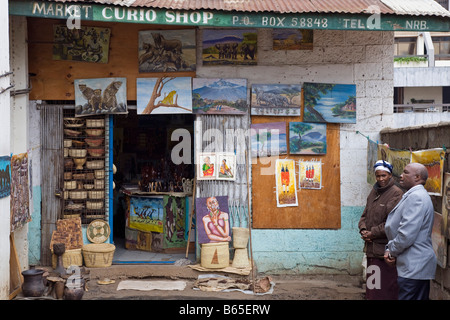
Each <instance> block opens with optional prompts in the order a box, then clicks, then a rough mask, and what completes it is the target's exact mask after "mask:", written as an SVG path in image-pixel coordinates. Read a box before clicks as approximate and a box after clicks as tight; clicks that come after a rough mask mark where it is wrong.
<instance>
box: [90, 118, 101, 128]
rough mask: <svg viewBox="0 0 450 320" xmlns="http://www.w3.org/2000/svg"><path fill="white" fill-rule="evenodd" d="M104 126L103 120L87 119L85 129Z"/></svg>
mask: <svg viewBox="0 0 450 320" xmlns="http://www.w3.org/2000/svg"><path fill="white" fill-rule="evenodd" d="M104 126H105V119H87V120H86V127H88V128H93V127H104Z"/></svg>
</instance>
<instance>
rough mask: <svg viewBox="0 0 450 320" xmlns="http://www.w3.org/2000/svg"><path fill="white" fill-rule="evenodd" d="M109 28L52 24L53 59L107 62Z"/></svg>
mask: <svg viewBox="0 0 450 320" xmlns="http://www.w3.org/2000/svg"><path fill="white" fill-rule="evenodd" d="M110 36H111V29H110V28H99V27H88V26H83V27H80V28H73V29H69V28H67V26H66V25H54V26H53V60H72V61H82V62H96V63H108V54H109V39H110Z"/></svg>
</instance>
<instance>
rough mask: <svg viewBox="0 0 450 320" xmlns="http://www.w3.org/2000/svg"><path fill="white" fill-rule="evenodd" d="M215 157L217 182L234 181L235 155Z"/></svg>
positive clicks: (220, 153) (220, 154)
mask: <svg viewBox="0 0 450 320" xmlns="http://www.w3.org/2000/svg"><path fill="white" fill-rule="evenodd" d="M216 155H217V157H216V161H217V162H216V168H217V170H216V174H217V180H236V155H235V154H234V153H231V152H223V153H222V152H218V153H217V154H216Z"/></svg>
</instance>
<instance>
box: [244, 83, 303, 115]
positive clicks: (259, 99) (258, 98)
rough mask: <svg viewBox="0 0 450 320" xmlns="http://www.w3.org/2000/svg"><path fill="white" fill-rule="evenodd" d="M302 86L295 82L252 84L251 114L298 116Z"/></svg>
mask: <svg viewBox="0 0 450 320" xmlns="http://www.w3.org/2000/svg"><path fill="white" fill-rule="evenodd" d="M301 94H302V86H301V85H295V84H254V85H252V96H251V106H252V108H251V114H252V115H262V116H300V114H301V109H300V106H301Z"/></svg>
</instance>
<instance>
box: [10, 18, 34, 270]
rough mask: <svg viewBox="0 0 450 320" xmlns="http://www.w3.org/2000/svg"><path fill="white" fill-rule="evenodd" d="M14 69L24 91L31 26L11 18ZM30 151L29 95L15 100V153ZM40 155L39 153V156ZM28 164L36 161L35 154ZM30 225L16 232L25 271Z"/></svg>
mask: <svg viewBox="0 0 450 320" xmlns="http://www.w3.org/2000/svg"><path fill="white" fill-rule="evenodd" d="M10 25H11V35H10V39H11V42H10V43H11V70H12V71H13V72H14V73H13V76H12V79H11V81H12V83H13V84H14V90H15V91H23V90H26V89H27V88H28V87H29V84H28V48H27V23H26V18H25V17H19V16H11V17H10ZM29 151H30V150H29V149H28V94H26V93H25V94H17V95H14V96H13V97H11V153H12V154H20V153H25V152H29ZM37 156H39V154H37ZM28 161H29V162H30V161H32V156H31V153H30V154H29V156H28ZM27 233H28V224H25V225H24V226H23V227H22V228H19V229H18V230H15V231H14V234H13V235H14V241H15V245H16V250H17V255H18V257H19V263H20V266H21V269H22V270H26V269H28V237H27Z"/></svg>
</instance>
